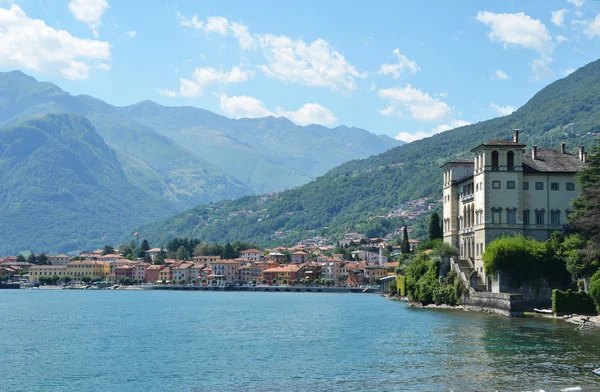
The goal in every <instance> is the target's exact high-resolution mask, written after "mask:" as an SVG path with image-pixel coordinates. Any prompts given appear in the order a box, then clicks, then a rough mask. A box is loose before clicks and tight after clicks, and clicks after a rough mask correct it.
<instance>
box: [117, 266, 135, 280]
mask: <svg viewBox="0 0 600 392" xmlns="http://www.w3.org/2000/svg"><path fill="white" fill-rule="evenodd" d="M134 268H135V267H134V266H132V265H119V266H117V267H115V277H116V280H117V281H119V280H120V279H123V278H130V279H133V269H134Z"/></svg>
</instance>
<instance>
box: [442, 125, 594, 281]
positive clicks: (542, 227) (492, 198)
mask: <svg viewBox="0 0 600 392" xmlns="http://www.w3.org/2000/svg"><path fill="white" fill-rule="evenodd" d="M472 153H473V155H474V158H468V159H467V158H461V159H454V160H452V161H450V162H447V163H445V164H444V165H442V166H441V168H442V169H443V172H444V175H443V188H444V191H443V231H444V241H445V242H447V243H449V244H451V245H454V246H456V247H457V248H458V249H459V250H460V259H462V260H464V261H465V262H466V263H468V264H469V265H470V266H471V268H472V269H473V270H474V271H476V272H477V274H478V279H479V284H478V285H479V286H480V287H481V288H482V289H484V288H485V289H487V290H489V291H493V292H502V291H504V286H503V284H502V283H501V280H502V279H501V277H499V278H495V279H493V280H492V279H489V278H488V277H487V276H486V275H485V270H484V268H483V260H482V255H483V253H484V251H485V249H486V247H487V245H488V244H489V243H490V242H491V241H493V240H494V239H496V238H499V237H501V236H502V235H504V234H508V235H513V234H521V235H524V236H526V237H532V238H535V239H537V240H542V241H543V240H546V239H548V238H549V237H550V235H551V234H552V232H554V231H559V232H562V231H563V230H564V228H565V225H566V221H567V216H568V215H569V213H570V212H571V208H572V207H571V201H572V200H573V199H574V198H575V197H576V196H577V195H578V194H579V188H578V186H577V182H576V179H575V176H576V174H577V173H578V172H579V171H580V170H581V169H582V168H583V167H584V165H585V161H586V153H585V151H584V148H583V147H581V146H580V147H579V151H578V154H572V153H569V152H567V148H566V145H565V143H562V144H561V145H560V149H558V150H554V149H548V148H537V146H535V145H534V146H532V147H531V150H529V151H526V146H525V145H524V144H521V143H520V142H519V131H518V130H515V131H514V134H513V140H512V141H506V140H493V141H491V142H488V143H484V144H481V145H479V146H477V147H475V148H474V149H473V150H472ZM500 276H501V275H500Z"/></svg>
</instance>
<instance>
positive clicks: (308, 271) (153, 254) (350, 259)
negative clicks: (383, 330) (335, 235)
mask: <svg viewBox="0 0 600 392" xmlns="http://www.w3.org/2000/svg"><path fill="white" fill-rule="evenodd" d="M405 231H406V232H407V233H409V232H410V229H409V228H406V230H405ZM307 242H308V243H304V242H303V243H300V244H298V245H296V246H294V247H290V248H286V247H276V248H272V249H265V250H259V249H255V248H252V249H243V250H241V251H239V252H238V253H237V254H234V256H235V257H232V258H224V257H223V256H225V255H224V254H223V255H202V254H196V255H193V256H191V257H186V256H185V255H184V256H183V257H180V258H177V256H178V255H179V256H181V253H180V252H175V254H173V253H171V255H172V256H174V257H175V258H167V256H168V255H169V253H168V252H167V251H166V250H164V249H162V248H151V249H147V250H143V246H142V249H140V250H137V249H136V250H135V251H136V253H140V252H141V253H143V257H135V258H133V257H130V258H126V256H125V254H124V253H120V251H119V250H118V249H113V248H111V247H110V246H107V247H105V249H98V250H94V251H90V252H82V253H80V254H79V255H78V256H74V257H70V256H68V255H65V254H60V255H45V254H37V255H36V254H30V255H29V257H27V258H25V257H23V256H20V255H19V256H7V257H2V258H0V276H2V277H4V280H6V281H13V282H20V283H22V284H24V285H26V286H38V285H40V284H41V285H57V284H58V283H62V284H63V285H65V286H66V285H68V284H83V285H84V286H85V285H93V284H98V283H103V284H113V285H115V284H120V285H124V286H130V285H140V284H145V285H196V286H213V287H230V286H236V285H246V286H250V285H253V286H256V285H278V286H280V285H284V286H285V285H289V286H292V285H304V286H306V285H323V286H332V287H365V286H375V285H378V284H379V282H380V279H381V278H383V277H386V276H394V275H395V270H396V268H397V267H398V262H397V261H395V262H393V261H389V260H390V259H391V258H397V257H398V256H399V255H400V254H401V253H402V252H401V246H392V245H391V244H389V243H387V242H385V241H384V240H382V239H379V238H372V239H369V238H365V237H364V236H363V235H362V234H360V233H355V232H352V233H347V234H346V235H345V236H344V238H343V239H342V240H340V241H339V242H338V244H337V245H336V246H333V245H316V244H314V243H313V244H311V243H310V242H311V241H307ZM407 243H408V244H409V249H411V250H414V249H415V248H417V247H418V246H419V244H420V241H418V240H413V239H411V240H408V241H407ZM144 244H147V242H146V241H144ZM226 246H227V245H226ZM336 250H338V251H340V253H335V252H336ZM130 252H131V250H130ZM196 253H202V252H196ZM138 256H142V255H141V254H139V255H138ZM131 258H132V259H133V260H131Z"/></svg>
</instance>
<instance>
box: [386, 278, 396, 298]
mask: <svg viewBox="0 0 600 392" xmlns="http://www.w3.org/2000/svg"><path fill="white" fill-rule="evenodd" d="M388 294H390V295H397V294H398V285H397V284H396V280H392V281H391V282H390V289H389V291H388Z"/></svg>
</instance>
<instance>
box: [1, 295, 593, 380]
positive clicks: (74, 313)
mask: <svg viewBox="0 0 600 392" xmlns="http://www.w3.org/2000/svg"><path fill="white" fill-rule="evenodd" d="M0 315H2V316H1V317H2V319H1V321H0V336H1V337H2V350H1V353H2V355H0V390H2V391H75V390H77V391H84V390H85V391H145V392H149V391H191V392H196V391H207V390H211V391H229V390H235V391H255V390H260V391H282V390H287V391H450V390H454V391H475V390H477V391H495V390H509V391H525V390H536V389H544V390H545V391H551V390H556V391H559V390H561V389H563V388H567V387H575V386H580V387H581V388H582V389H583V390H584V391H588V390H591V391H594V390H595V391H598V390H600V377H597V376H594V375H593V374H592V373H591V372H590V371H591V370H592V369H593V368H595V367H600V334H598V333H595V334H594V333H590V332H576V331H574V330H573V327H572V326H571V325H570V324H567V323H564V322H558V321H547V320H536V319H532V318H531V319H509V318H505V317H501V316H494V315H486V314H479V313H466V312H459V311H437V310H423V309H411V308H407V307H406V305H405V304H404V303H401V302H395V301H387V300H385V299H384V298H382V297H380V296H378V295H369V294H319V293H248V292H242V293H234V292H175V291H170V292H167V291H91V292H90V291H66V290H56V291H45V290H15V291H12V290H2V291H0Z"/></svg>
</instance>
